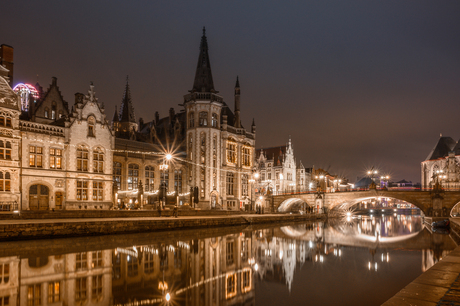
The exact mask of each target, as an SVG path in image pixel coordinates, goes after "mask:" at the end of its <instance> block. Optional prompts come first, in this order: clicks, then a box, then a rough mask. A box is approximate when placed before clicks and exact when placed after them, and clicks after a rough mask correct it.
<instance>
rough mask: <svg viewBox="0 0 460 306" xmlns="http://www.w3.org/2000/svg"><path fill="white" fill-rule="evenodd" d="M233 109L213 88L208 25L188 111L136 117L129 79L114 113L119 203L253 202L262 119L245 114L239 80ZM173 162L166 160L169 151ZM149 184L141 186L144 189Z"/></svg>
mask: <svg viewBox="0 0 460 306" xmlns="http://www.w3.org/2000/svg"><path fill="white" fill-rule="evenodd" d="M234 99H235V108H234V112H232V110H231V109H230V108H229V107H228V105H227V104H226V102H224V99H223V97H222V96H220V95H219V94H218V91H216V90H215V89H214V83H213V79H212V72H211V65H210V61H209V55H208V43H207V38H206V35H205V33H204V31H203V36H202V37H201V43H200V53H199V57H198V65H197V69H196V73H195V79H194V83H193V88H192V90H190V91H189V93H188V94H186V95H185V96H184V101H183V104H182V105H183V107H184V108H183V109H181V110H180V111H179V112H177V113H176V111H175V110H174V108H171V109H170V111H169V116H167V117H164V118H160V116H159V114H158V112H157V113H156V114H155V119H154V120H152V121H149V122H144V120H143V119H142V118H140V119H139V121H138V122H136V116H135V113H134V107H133V103H132V101H131V94H130V88H129V84H128V82H127V84H126V88H125V92H124V95H123V100H122V104H121V107H120V112H119V113H118V112H117V111H115V114H114V116H113V119H112V126H113V129H114V131H115V135H116V139H115V147H116V150H115V153H114V164H113V171H114V182H115V184H116V186H117V189H118V191H117V192H116V198H117V199H116V201H117V202H118V203H120V205H133V204H137V205H142V206H144V205H153V207H157V205H159V204H160V203H161V204H162V205H164V202H166V204H168V205H173V204H178V205H179V206H180V205H182V204H186V203H188V204H190V206H192V207H196V208H201V209H220V208H223V209H230V210H237V209H240V208H242V207H243V203H248V202H249V198H250V188H249V180H250V179H251V175H252V170H253V166H254V165H253V160H254V147H255V130H256V127H255V124H254V122H253V124H252V127H251V131H248V130H246V129H245V128H244V127H243V126H242V124H241V119H240V85H239V81H238V78H237V80H236V84H235V96H234ZM168 153H171V154H172V157H173V158H172V160H166V159H165V156H166V154H168ZM141 186H142V188H141Z"/></svg>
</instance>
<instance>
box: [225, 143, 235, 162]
mask: <svg viewBox="0 0 460 306" xmlns="http://www.w3.org/2000/svg"><path fill="white" fill-rule="evenodd" d="M227 162H229V163H232V164H235V163H236V143H234V142H230V141H229V142H227Z"/></svg>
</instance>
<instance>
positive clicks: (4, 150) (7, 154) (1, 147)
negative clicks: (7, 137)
mask: <svg viewBox="0 0 460 306" xmlns="http://www.w3.org/2000/svg"><path fill="white" fill-rule="evenodd" d="M0 159H11V142H9V141H5V142H3V140H0Z"/></svg>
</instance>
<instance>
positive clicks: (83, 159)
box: [77, 146, 89, 171]
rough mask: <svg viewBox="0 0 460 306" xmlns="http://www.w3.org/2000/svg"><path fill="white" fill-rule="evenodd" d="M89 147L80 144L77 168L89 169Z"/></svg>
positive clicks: (79, 169)
mask: <svg viewBox="0 0 460 306" xmlns="http://www.w3.org/2000/svg"><path fill="white" fill-rule="evenodd" d="M88 154H89V153H88V149H87V148H86V147H84V146H80V147H78V149H77V170H78V171H88V156H89V155H88Z"/></svg>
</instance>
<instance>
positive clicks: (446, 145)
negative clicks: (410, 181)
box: [425, 137, 457, 160]
mask: <svg viewBox="0 0 460 306" xmlns="http://www.w3.org/2000/svg"><path fill="white" fill-rule="evenodd" d="M456 145H457V142H456V141H455V140H453V139H452V137H440V138H439V140H438V143H437V144H436V146H435V147H434V148H433V150H431V152H430V154H429V155H428V157H427V158H426V159H425V160H435V159H438V158H442V157H446V156H448V155H449V152H451V151H452V150H454V148H455V147H456Z"/></svg>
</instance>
